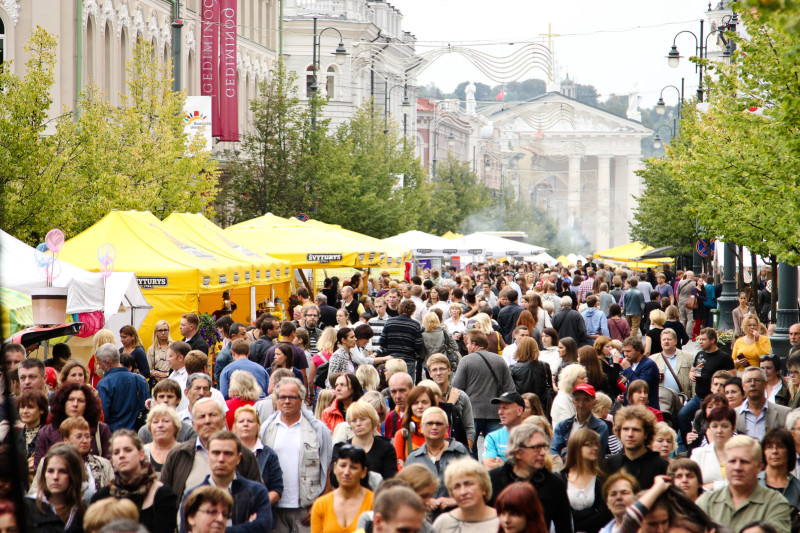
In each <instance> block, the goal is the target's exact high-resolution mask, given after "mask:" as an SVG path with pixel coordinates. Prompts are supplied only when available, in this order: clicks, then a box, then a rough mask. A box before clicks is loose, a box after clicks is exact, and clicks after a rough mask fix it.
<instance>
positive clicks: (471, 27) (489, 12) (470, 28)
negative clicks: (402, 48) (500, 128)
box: [390, 0, 718, 107]
mask: <svg viewBox="0 0 800 533" xmlns="http://www.w3.org/2000/svg"><path fill="white" fill-rule="evenodd" d="M390 2H391V3H392V5H394V6H395V7H396V8H398V9H399V10H400V11H401V12H402V13H403V16H404V20H403V29H404V30H405V31H409V32H411V33H413V34H414V35H415V36H416V37H417V39H418V45H417V53H422V52H425V51H427V50H431V49H432V48H433V47H441V46H445V45H446V44H447V43H448V42H450V43H452V44H459V45H470V46H471V47H474V48H475V49H476V50H479V51H481V52H484V53H487V54H492V55H495V56H503V55H506V54H508V53H510V52H513V50H514V47H513V46H511V45H509V44H508V43H518V42H520V41H530V40H532V39H537V38H540V39H544V42H546V37H539V34H541V33H547V32H548V24H549V23H551V24H552V32H553V33H555V34H561V36H560V37H553V46H554V49H555V53H556V59H557V61H558V63H559V64H560V68H561V74H562V77H563V76H565V75H566V74H569V76H570V77H571V78H572V79H574V80H575V81H576V82H577V83H582V84H591V85H594V86H595V87H596V88H597V90H598V92H599V93H600V95H601V99H605V98H606V97H607V96H608V95H610V94H628V93H630V92H631V91H633V90H637V89H638V92H639V95H640V101H641V103H640V107H651V106H653V105H654V104H655V102H656V100H657V99H658V94H659V91H660V90H661V88H662V87H665V86H667V85H675V86H678V87H680V82H681V77H685V78H686V92H685V94H686V97H687V98H689V97H690V96H693V95H694V92H695V91H696V89H697V74H696V73H695V69H694V65H693V64H691V63H689V62H688V61H687V60H685V59H684V60H682V61H681V66H680V67H679V68H677V69H672V68H670V67H669V66H668V65H667V60H666V55H667V52H669V49H670V46H671V45H672V39H673V37H674V36H675V34H676V33H678V32H679V31H681V30H691V31H693V32H694V33H698V31H699V21H700V19H701V18H704V15H705V12H706V10H707V9H708V0H706V1H701V0H672V1H669V2H667V1H661V0H659V1H656V0H607V1H597V0H560V1H548V2H543V1H541V0H493V1H487V0H390ZM717 3H718V1H714V2H713V5H716V4H717ZM704 31H705V32H706V34H707V32H708V24H707V23H706V24H705V27H704ZM712 41H713V38H712V39H709V42H712ZM677 45H678V50H679V51H680V53H681V55H682V56H685V57H687V58H688V57H689V56H692V55H695V40H694V38H693V37H692V36H691V35H688V34H683V35H681V36H680V37H678V40H677ZM532 77H535V78H542V79H543V74H542V73H541V72H539V71H537V70H531V71H530V72H529V73H528V74H525V75H523V77H522V79H525V78H532ZM468 79H471V80H473V81H476V82H483V83H487V84H489V85H495V84H496V82H493V81H492V80H490V79H488V78H487V77H486V76H484V75H483V74H482V73H481V72H479V71H478V69H477V68H475V67H474V66H473V65H471V64H470V63H469V61H467V60H466V59H465V58H462V57H461V56H458V55H457V54H447V55H445V56H443V57H442V58H440V59H439V60H438V61H436V62H435V63H433V64H432V65H431V66H430V67H428V69H427V70H425V71H424V72H423V73H422V75H421V76H420V78H419V80H418V81H419V84H420V85H425V84H427V83H429V82H434V83H436V85H438V86H439V87H440V88H441V89H443V90H444V91H447V92H449V91H452V90H453V89H454V88H455V86H456V85H457V84H458V83H459V82H461V81H464V80H468ZM664 99H665V101H666V102H667V103H668V104H670V105H674V104H675V103H676V102H677V93H676V92H675V91H674V90H672V89H668V90H667V91H664Z"/></svg>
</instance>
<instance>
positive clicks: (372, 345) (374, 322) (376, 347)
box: [367, 315, 390, 352]
mask: <svg viewBox="0 0 800 533" xmlns="http://www.w3.org/2000/svg"><path fill="white" fill-rule="evenodd" d="M389 318H390V317H389V315H383V316H382V317H381V316H376V317H375V318H370V319H369V327H371V328H372V333H373V336H372V339H371V340H370V341H369V344H368V345H367V349H369V350H372V351H373V352H379V351H381V344H380V341H381V333H382V332H383V326H385V325H386V322H388V321H389Z"/></svg>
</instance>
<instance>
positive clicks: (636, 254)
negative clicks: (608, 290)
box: [594, 241, 672, 270]
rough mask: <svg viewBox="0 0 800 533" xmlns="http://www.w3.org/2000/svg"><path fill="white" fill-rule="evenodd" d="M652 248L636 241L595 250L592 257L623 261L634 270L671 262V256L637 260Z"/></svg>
mask: <svg viewBox="0 0 800 533" xmlns="http://www.w3.org/2000/svg"><path fill="white" fill-rule="evenodd" d="M653 249H654V248H653V247H652V246H647V245H646V244H644V243H642V242H638V241H636V242H631V243H628V244H623V245H621V246H615V247H614V248H609V249H608V250H603V251H601V252H596V253H595V254H594V258H595V261H598V260H606V261H611V262H616V263H625V264H626V265H627V266H628V268H632V269H634V270H642V269H646V268H654V267H659V266H662V265H664V264H668V263H672V258H671V257H656V258H652V259H646V260H641V261H639V260H637V259H638V258H640V257H641V256H642V255H644V254H646V253H647V252H650V251H651V250H653Z"/></svg>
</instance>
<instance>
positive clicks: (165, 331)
mask: <svg viewBox="0 0 800 533" xmlns="http://www.w3.org/2000/svg"><path fill="white" fill-rule="evenodd" d="M156 333H169V330H168V329H157V330H156Z"/></svg>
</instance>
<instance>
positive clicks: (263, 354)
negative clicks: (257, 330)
mask: <svg viewBox="0 0 800 533" xmlns="http://www.w3.org/2000/svg"><path fill="white" fill-rule="evenodd" d="M273 346H275V343H273V342H272V339H270V338H269V337H268V336H266V335H262V336H261V337H259V338H258V340H256V342H254V343H253V344H251V345H250V354H249V355H248V356H247V358H248V359H250V360H251V361H253V362H254V363H258V364H259V365H261V366H264V362H265V361H266V360H267V352H269V349H270V348H272V347H273ZM264 368H266V367H264Z"/></svg>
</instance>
